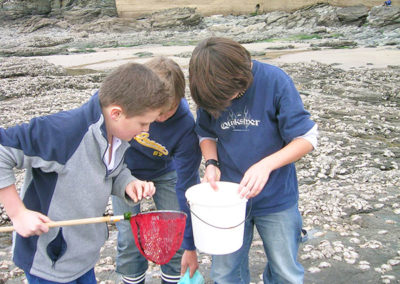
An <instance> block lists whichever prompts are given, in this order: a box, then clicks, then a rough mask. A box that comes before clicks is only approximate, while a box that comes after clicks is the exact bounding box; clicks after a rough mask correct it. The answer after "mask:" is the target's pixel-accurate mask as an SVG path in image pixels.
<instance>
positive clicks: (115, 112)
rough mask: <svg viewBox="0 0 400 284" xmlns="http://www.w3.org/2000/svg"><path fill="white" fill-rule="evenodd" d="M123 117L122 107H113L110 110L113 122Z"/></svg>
mask: <svg viewBox="0 0 400 284" xmlns="http://www.w3.org/2000/svg"><path fill="white" fill-rule="evenodd" d="M121 115H122V108H121V107H120V106H116V105H114V106H112V107H111V108H110V116H111V118H112V119H113V120H118V119H119V118H120V117H121Z"/></svg>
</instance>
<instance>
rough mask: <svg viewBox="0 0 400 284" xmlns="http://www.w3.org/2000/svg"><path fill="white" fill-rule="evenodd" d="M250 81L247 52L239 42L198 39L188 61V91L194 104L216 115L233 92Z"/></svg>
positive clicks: (251, 79)
mask: <svg viewBox="0 0 400 284" xmlns="http://www.w3.org/2000/svg"><path fill="white" fill-rule="evenodd" d="M252 81H253V75H252V73H251V56H250V53H249V52H248V51H247V50H246V49H245V48H244V47H243V46H242V45H240V44H239V43H237V42H235V41H233V40H231V39H228V38H220V37H210V38H208V39H205V40H203V41H201V42H200V43H199V44H198V45H197V46H196V48H195V49H194V50H193V53H192V57H191V58H190V62H189V86H190V93H191V96H192V98H193V100H194V101H195V102H196V104H197V106H199V107H202V108H204V109H205V110H206V111H207V112H209V113H210V114H211V115H212V116H214V117H218V116H219V114H220V113H221V112H222V111H223V110H224V109H226V108H227V107H228V106H229V105H230V102H231V100H232V99H233V97H234V95H235V94H237V93H240V92H243V91H245V90H246V89H247V88H248V87H249V86H250V84H251V83H252Z"/></svg>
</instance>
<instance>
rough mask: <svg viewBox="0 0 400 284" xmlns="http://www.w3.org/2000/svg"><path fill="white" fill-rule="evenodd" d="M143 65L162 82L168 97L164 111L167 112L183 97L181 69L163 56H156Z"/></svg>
mask: <svg viewBox="0 0 400 284" xmlns="http://www.w3.org/2000/svg"><path fill="white" fill-rule="evenodd" d="M145 65H146V66H147V67H149V68H150V69H151V70H153V72H155V73H156V74H157V75H158V76H159V77H160V79H161V80H163V81H164V84H165V85H166V89H167V92H168V93H169V96H170V99H169V104H168V106H167V108H166V110H169V109H170V108H171V107H173V106H174V104H175V103H177V102H179V101H180V100H181V99H182V98H183V97H184V96H185V76H184V75H183V72H182V69H181V68H180V67H179V65H178V64H177V63H176V62H175V61H174V60H172V59H169V58H167V57H164V56H157V57H155V58H153V59H151V60H149V61H147V62H146V63H145Z"/></svg>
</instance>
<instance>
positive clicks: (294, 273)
mask: <svg viewBox="0 0 400 284" xmlns="http://www.w3.org/2000/svg"><path fill="white" fill-rule="evenodd" d="M302 223H303V222H302V219H301V215H300V212H299V210H298V207H297V204H295V205H294V206H292V207H291V208H289V209H286V210H284V211H281V212H276V213H270V214H268V215H265V216H253V217H250V218H248V219H247V220H246V222H245V229H244V239H243V245H242V247H241V248H240V249H239V250H238V251H236V252H233V253H231V254H226V255H213V256H212V266H211V278H212V279H213V280H214V281H215V283H218V284H232V283H235V284H244V283H246V284H247V283H250V271H249V251H250V246H251V243H252V241H253V232H254V225H255V226H256V228H257V231H258V233H259V234H260V237H261V239H262V241H263V245H264V250H265V254H266V255H267V265H266V267H265V270H264V273H263V280H264V283H303V277H304V269H303V267H302V265H301V264H300V263H299V262H297V252H298V249H299V244H300V242H301V241H302V236H301V232H302V231H301V230H302Z"/></svg>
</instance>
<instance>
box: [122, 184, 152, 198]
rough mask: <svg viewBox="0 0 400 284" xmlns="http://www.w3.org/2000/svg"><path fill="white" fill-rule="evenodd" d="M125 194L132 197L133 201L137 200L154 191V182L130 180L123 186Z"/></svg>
mask: <svg viewBox="0 0 400 284" xmlns="http://www.w3.org/2000/svg"><path fill="white" fill-rule="evenodd" d="M125 192H126V194H128V195H129V197H130V198H132V200H133V201H135V202H138V201H140V200H142V198H143V197H151V196H153V195H154V193H155V192H156V188H155V186H154V183H152V182H151V181H143V180H138V179H137V180H134V181H132V182H130V183H129V184H128V185H127V186H126V188H125Z"/></svg>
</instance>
